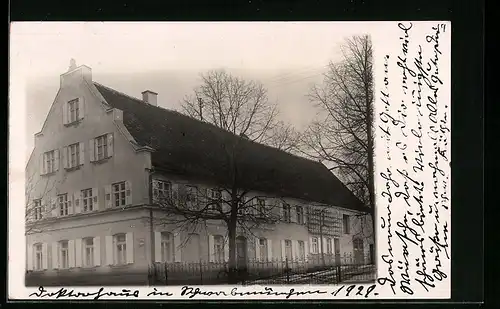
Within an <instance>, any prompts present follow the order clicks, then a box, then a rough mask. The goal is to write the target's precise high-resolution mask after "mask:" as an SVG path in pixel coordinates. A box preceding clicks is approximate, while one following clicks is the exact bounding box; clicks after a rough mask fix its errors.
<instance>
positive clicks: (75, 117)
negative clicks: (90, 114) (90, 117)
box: [63, 98, 84, 125]
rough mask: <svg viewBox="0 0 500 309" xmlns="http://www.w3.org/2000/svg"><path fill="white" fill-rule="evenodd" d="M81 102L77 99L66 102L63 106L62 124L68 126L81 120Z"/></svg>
mask: <svg viewBox="0 0 500 309" xmlns="http://www.w3.org/2000/svg"><path fill="white" fill-rule="evenodd" d="M83 114H84V113H83V101H82V100H81V99H79V98H77V99H73V100H71V101H68V102H67V103H66V104H64V106H63V124H64V125H70V124H72V123H75V122H77V121H79V120H80V119H82V118H83Z"/></svg>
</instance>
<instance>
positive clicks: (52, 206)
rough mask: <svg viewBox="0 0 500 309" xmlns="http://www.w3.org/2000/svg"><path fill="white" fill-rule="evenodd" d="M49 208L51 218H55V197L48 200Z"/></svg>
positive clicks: (56, 212)
mask: <svg viewBox="0 0 500 309" xmlns="http://www.w3.org/2000/svg"><path fill="white" fill-rule="evenodd" d="M50 208H51V212H52V217H57V214H58V213H59V212H58V211H57V210H58V209H57V197H53V198H51V199H50Z"/></svg>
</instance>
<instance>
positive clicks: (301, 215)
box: [296, 206, 304, 224]
mask: <svg viewBox="0 0 500 309" xmlns="http://www.w3.org/2000/svg"><path fill="white" fill-rule="evenodd" d="M296 212H297V223H299V224H304V208H302V206H297V207H296Z"/></svg>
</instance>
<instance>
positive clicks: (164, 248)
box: [159, 232, 174, 262]
mask: <svg viewBox="0 0 500 309" xmlns="http://www.w3.org/2000/svg"><path fill="white" fill-rule="evenodd" d="M160 237H161V241H160V248H159V250H161V251H160V252H161V260H162V262H173V261H174V235H172V233H170V232H162V233H161V234H160Z"/></svg>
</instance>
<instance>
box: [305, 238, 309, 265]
mask: <svg viewBox="0 0 500 309" xmlns="http://www.w3.org/2000/svg"><path fill="white" fill-rule="evenodd" d="M308 245H309V242H308V241H307V240H305V241H304V261H305V262H307V259H308V257H309V252H308V248H309V247H308Z"/></svg>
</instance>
